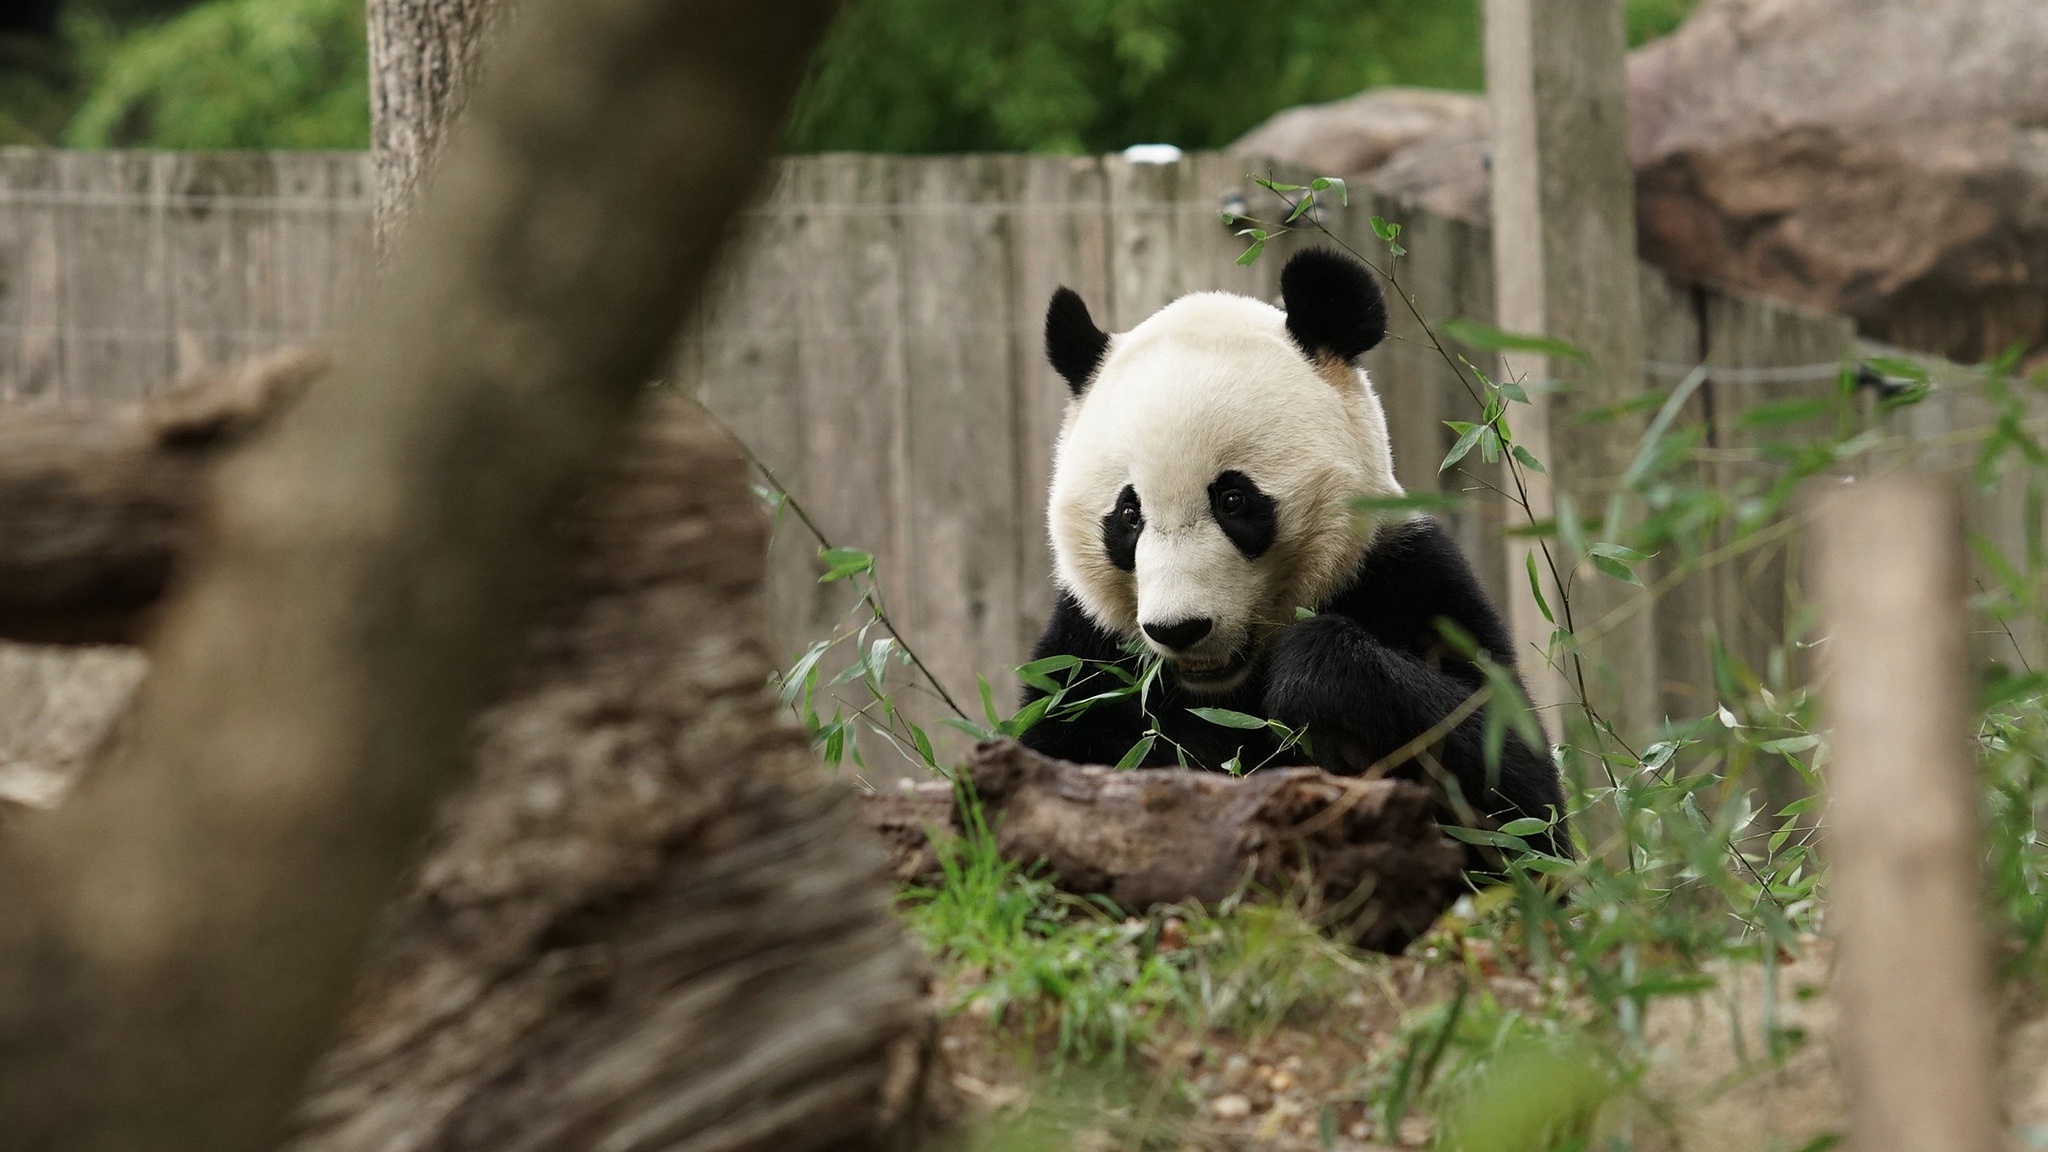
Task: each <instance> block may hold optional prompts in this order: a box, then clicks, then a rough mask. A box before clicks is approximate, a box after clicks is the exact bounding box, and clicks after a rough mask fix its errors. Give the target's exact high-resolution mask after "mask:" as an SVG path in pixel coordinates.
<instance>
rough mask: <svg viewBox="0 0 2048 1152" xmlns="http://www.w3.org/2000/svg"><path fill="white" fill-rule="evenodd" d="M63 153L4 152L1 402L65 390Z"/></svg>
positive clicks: (0, 185)
mask: <svg viewBox="0 0 2048 1152" xmlns="http://www.w3.org/2000/svg"><path fill="white" fill-rule="evenodd" d="M54 169H55V154H54V153H53V152H51V151H50V150H48V149H41V148H4V149H0V402H7V403H24V402H32V401H47V400H50V399H53V398H54V397H56V396H57V395H58V394H59V393H60V391H61V387H62V381H63V371H64V360H63V350H64V345H63V341H62V339H61V323H60V314H59V311H58V304H59V302H60V300H61V299H62V296H61V293H60V290H59V283H60V281H59V271H58V263H57V232H58V227H59V220H58V208H57V206H56V205H55V204H54V203H52V202H51V199H50V193H51V189H52V188H53V186H54V184H55V171H54Z"/></svg>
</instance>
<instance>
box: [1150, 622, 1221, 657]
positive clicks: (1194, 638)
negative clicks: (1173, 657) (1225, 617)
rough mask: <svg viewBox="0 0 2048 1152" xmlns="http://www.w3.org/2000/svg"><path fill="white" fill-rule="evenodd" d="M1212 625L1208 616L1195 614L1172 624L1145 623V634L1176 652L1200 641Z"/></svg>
mask: <svg viewBox="0 0 2048 1152" xmlns="http://www.w3.org/2000/svg"><path fill="white" fill-rule="evenodd" d="M1212 627H1214V622H1213V621H1211V620H1210V619H1209V618H1208V617H1206V616H1197V617H1195V618H1194V619H1192V620H1179V621H1176V622H1174V623H1172V624H1147V625H1145V635H1147V636H1150V637H1151V638H1152V639H1154V640H1157V641H1158V642H1159V643H1161V644H1164V645H1165V646H1166V647H1168V648H1171V649H1173V650H1174V651H1176V652H1181V651H1185V650H1186V649H1189V648H1192V647H1194V646H1195V645H1196V644H1198V643H1200V642H1201V640H1202V637H1204V636H1207V635H1208V634H1209V629H1210V628H1212Z"/></svg>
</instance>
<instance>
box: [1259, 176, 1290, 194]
mask: <svg viewBox="0 0 2048 1152" xmlns="http://www.w3.org/2000/svg"><path fill="white" fill-rule="evenodd" d="M1252 183H1254V184H1257V185H1258V186H1259V187H1261V188H1264V189H1266V190H1267V191H1269V192H1299V191H1301V185H1299V184H1281V183H1278V182H1276V181H1272V180H1268V179H1266V178H1265V177H1264V176H1254V177H1252Z"/></svg>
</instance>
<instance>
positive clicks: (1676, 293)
mask: <svg viewBox="0 0 2048 1152" xmlns="http://www.w3.org/2000/svg"><path fill="white" fill-rule="evenodd" d="M1639 275H1640V281H1639V283H1640V295H1641V299H1642V302H1643V358H1644V361H1645V366H1646V373H1645V375H1646V380H1647V383H1648V385H1649V388H1650V390H1651V391H1652V392H1655V393H1659V394H1661V395H1662V396H1663V397H1664V398H1665V399H1667V400H1668V398H1669V397H1670V396H1671V395H1672V394H1673V393H1674V392H1675V391H1676V390H1677V389H1678V388H1679V387H1680V386H1681V385H1683V384H1684V383H1685V380H1686V377H1687V376H1688V375H1689V374H1690V373H1691V372H1692V371H1694V369H1696V368H1697V367H1698V366H1699V365H1700V364H1701V362H1702V356H1703V354H1704V352H1705V347H1704V344H1703V341H1702V337H1701V332H1700V315H1699V297H1698V295H1697V293H1696V291H1695V290H1694V289H1693V288H1692V287H1691V286H1690V285H1684V284H1679V283H1676V282H1674V281H1672V280H1671V279H1669V278H1668V277H1666V276H1665V275H1664V274H1663V273H1662V272H1659V271H1658V270H1656V269H1655V268H1652V267H1650V266H1649V265H1647V264H1645V265H1642V266H1641V267H1640V269H1639ZM1705 388H1706V382H1705V381H1704V380H1702V381H1701V382H1700V384H1699V386H1698V387H1697V388H1695V389H1694V391H1693V394H1692V397H1691V399H1690V400H1688V401H1687V402H1686V403H1685V404H1684V405H1683V406H1682V407H1681V408H1680V409H1679V411H1678V414H1677V416H1676V418H1675V419H1673V421H1672V423H1671V426H1670V427H1671V429H1672V430H1673V431H1681V430H1683V429H1686V428H1689V427H1690V428H1699V427H1701V426H1702V424H1703V422H1704V420H1705V419H1706V403H1705ZM1678 467H1679V468H1680V469H1681V475H1682V476H1683V477H1685V478H1686V479H1688V480H1690V481H1691V482H1693V483H1699V484H1706V483H1710V482H1711V477H1710V476H1709V475H1708V474H1707V472H1706V470H1704V469H1702V468H1700V467H1699V466H1698V465H1696V464H1690V463H1688V464H1681V465H1679V466H1678ZM1656 551H1657V555H1656V556H1655V557H1653V558H1652V559H1651V560H1650V561H1649V563H1647V564H1646V565H1644V566H1643V577H1644V579H1645V580H1649V581H1652V582H1653V583H1661V582H1663V581H1665V580H1667V579H1670V578H1671V577H1672V576H1673V575H1674V574H1675V573H1677V572H1680V571H1682V570H1683V569H1684V567H1685V566H1687V565H1689V564H1697V563H1699V562H1700V560H1701V551H1702V550H1700V549H1697V548H1694V549H1691V550H1690V551H1686V552H1681V551H1680V550H1679V549H1678V546H1677V545H1676V544H1673V545H1670V546H1666V547H1663V548H1660V549H1657V550H1656ZM1713 589H1714V583H1713V577H1712V574H1711V573H1705V572H1699V573H1694V574H1693V575H1690V576H1686V577H1683V578H1681V579H1679V580H1678V581H1677V582H1676V583H1675V584H1673V585H1672V587H1671V588H1670V589H1669V590H1668V591H1666V592H1665V593H1664V595H1663V596H1662V597H1661V598H1660V599H1659V600H1658V602H1657V616H1656V621H1655V626H1656V642H1657V672H1658V675H1659V678H1660V679H1659V683H1658V685H1657V697H1658V707H1659V709H1660V710H1661V712H1662V714H1663V715H1664V716H1665V717H1666V718H1672V717H1690V716H1699V715H1702V714H1704V713H1706V712H1709V711H1712V710H1713V707H1714V705H1715V703H1716V702H1717V701H1716V700H1715V699H1714V693H1713V691H1712V689H1713V684H1714V677H1713V659H1712V637H1713V635H1714V620H1715V615H1714V598H1713Z"/></svg>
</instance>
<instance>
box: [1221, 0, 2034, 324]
mask: <svg viewBox="0 0 2048 1152" xmlns="http://www.w3.org/2000/svg"><path fill="white" fill-rule="evenodd" d="M2044 59H2048V4H2042V3H2040V0H1705V2H1704V3H1702V4H1701V6H1700V8H1699V10H1698V11H1697V12H1695V13H1694V15H1693V16H1692V18H1691V19H1690V20H1688V21H1687V22H1686V23H1685V25H1684V26H1682V27H1681V28H1679V29H1678V31H1677V32H1675V33H1673V34H1672V35H1670V36H1668V37H1666V38H1664V39H1662V40H1657V41H1653V42H1651V43H1649V44H1647V45H1645V46H1643V47H1642V48H1639V49H1637V50H1636V51H1635V52H1633V53H1631V54H1630V57H1629V66H1628V67H1629V151H1630V161H1631V163H1632V164H1633V166H1634V168H1635V171H1636V190H1637V217H1638V223H1639V228H1640V242H1641V250H1642V254H1643V256H1644V257H1645V258H1646V259H1648V260H1650V261H1651V262H1652V263H1654V264H1657V265H1658V266H1660V267H1662V268H1664V269H1665V270H1666V271H1668V272H1670V273H1672V274H1674V275H1676V276H1678V277H1680V278H1682V279H1687V280H1692V281H1696V282H1701V283H1708V284H1714V285H1718V286H1722V287H1726V288H1732V289H1736V290H1740V291H1747V292H1754V293H1758V294H1761V295H1766V296H1772V297H1776V298H1779V299H1782V300H1788V301H1791V302H1794V303H1797V304H1801V305H1805V306H1807V307H1810V308H1817V309H1821V310H1824V311H1829V312H1836V313H1842V314H1846V315H1849V316H1852V317H1854V318H1855V320H1856V321H1857V324H1858V327H1859V328H1860V329H1861V330H1862V331H1863V332H1864V333H1865V334H1866V335H1870V336H1874V337H1877V338H1879V339H1883V340H1888V341H1891V342H1894V343H1897V344H1901V345H1905V346H1907V347H1911V348H1917V349H1922V350H1925V351H1929V352H1935V353H1939V354H1942V355H1945V356H1948V357H1950V358H1952V359H1956V360H1962V361H1972V360H1979V359H1984V358H1987V357H1989V356H1993V355H1996V354H1997V353H1998V352H1999V351H2001V350H2002V349H2004V348H2005V347H2007V346H2009V345H2011V344H2013V343H2015V342H2018V343H2023V344H2025V345H2026V346H2027V347H2028V348H2029V349H2032V350H2035V351H2036V352H2039V351H2041V350H2043V349H2048V83H2044V82H2043V80H2044V76H2048V73H2044V72H2043V69H2042V65H2041V61H2043V60H2044ZM1426 96H1427V98H1423V97H1419V96H1418V95H1417V94H1416V93H1413V92H1409V91H1402V90H1391V89H1390V90H1384V91H1379V92H1368V93H1365V94H1363V95H1361V96H1357V97H1353V98H1351V99H1349V100H1343V101H1337V102H1334V103H1331V104H1325V105H1318V106H1314V107H1311V108H1299V109H1290V110H1288V111H1286V112H1282V113H1280V114H1279V115H1278V116H1275V117H1274V118H1273V119H1272V120H1270V121H1268V122H1267V123H1266V124H1264V125H1261V126H1260V127H1259V128H1256V129H1254V130H1253V131H1252V132H1251V133H1250V134H1248V135H1247V136H1245V137H1244V138H1243V139H1241V140H1239V141H1238V142H1237V143H1236V144H1235V145H1233V146H1232V150H1233V151H1234V152H1237V153H1239V154H1243V155H1247V156H1252V155H1256V156H1269V157H1273V158H1275V159H1280V160H1284V161H1288V162H1292V163H1297V164H1301V165H1304V166H1306V167H1311V168H1315V169H1317V170H1318V171H1324V172H1329V173H1331V174H1336V175H1345V176H1349V177H1351V178H1354V179H1356V180H1358V181H1359V182H1360V183H1362V184H1364V185H1365V186H1367V187H1371V188H1373V189H1374V190H1377V191H1382V192H1386V193H1390V194H1395V195H1400V196H1403V197H1405V198H1408V199H1410V200H1411V201H1412V202H1414V203H1416V204H1418V205H1419V206H1421V207H1423V208H1426V209H1429V210H1432V211H1437V212H1441V213H1445V214H1448V215H1453V216H1457V217H1459V218H1462V219H1466V220H1473V221H1483V220H1484V219H1485V218H1486V203H1487V185H1488V180H1489V177H1488V174H1487V172H1486V164H1485V151H1486V148H1485V139H1486V132H1487V128H1486V117H1485V114H1484V111H1483V97H1480V96H1476V95H1469V94H1462V95H1461V94H1450V93H1430V94H1426ZM1418 108H1421V109H1428V110H1429V115H1430V116H1433V117H1434V120H1432V121H1430V124H1429V126H1427V127H1423V128H1420V129H1418V128H1417V127H1416V125H1417V124H1418V123H1420V121H1421V119H1422V117H1420V116H1419V115H1418V114H1417V113H1416V112H1415V111H1413V110H1414V109H1418ZM1347 164H1349V165H1355V166H1351V167H1346V166H1344V165H1347Z"/></svg>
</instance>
